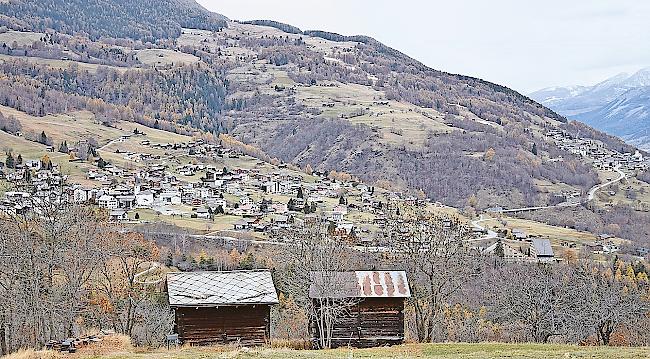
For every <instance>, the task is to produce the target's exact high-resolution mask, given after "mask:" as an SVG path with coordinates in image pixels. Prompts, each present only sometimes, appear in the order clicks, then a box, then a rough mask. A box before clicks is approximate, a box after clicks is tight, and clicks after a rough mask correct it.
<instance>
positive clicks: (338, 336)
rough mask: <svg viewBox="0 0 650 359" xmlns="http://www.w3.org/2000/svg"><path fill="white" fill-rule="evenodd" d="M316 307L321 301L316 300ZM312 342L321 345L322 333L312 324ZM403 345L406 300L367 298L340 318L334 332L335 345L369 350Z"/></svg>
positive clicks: (333, 343)
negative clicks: (319, 341) (319, 340)
mask: <svg viewBox="0 0 650 359" xmlns="http://www.w3.org/2000/svg"><path fill="white" fill-rule="evenodd" d="M314 304H315V305H317V304H318V302H317V301H314ZM310 325H311V333H313V334H314V336H315V337H314V338H313V339H312V340H313V341H314V343H318V338H319V337H320V333H319V332H318V326H317V324H316V323H315V322H314V321H312V322H311V323H310ZM403 342H404V299H403V298H366V299H364V300H363V301H362V302H360V303H359V304H358V305H356V306H355V307H354V308H352V309H351V310H350V313H349V315H347V316H345V317H343V318H340V319H339V320H338V321H337V323H336V325H335V327H334V330H333V334H332V346H333V347H335V348H336V347H345V346H348V345H350V346H352V347H356V348H370V347H377V346H384V345H396V344H401V343H403Z"/></svg>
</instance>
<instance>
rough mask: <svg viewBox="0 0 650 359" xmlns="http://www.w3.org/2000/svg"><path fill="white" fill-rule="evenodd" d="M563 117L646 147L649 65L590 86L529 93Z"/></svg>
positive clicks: (649, 122)
mask: <svg viewBox="0 0 650 359" xmlns="http://www.w3.org/2000/svg"><path fill="white" fill-rule="evenodd" d="M530 97H531V98H533V99H535V100H537V101H538V102H540V103H541V104H543V105H545V106H548V107H550V108H552V109H553V110H555V111H557V112H558V113H561V114H563V115H565V116H567V117H570V118H572V119H575V120H579V121H582V122H584V123H586V124H588V125H590V126H593V127H595V128H597V129H599V130H602V131H605V132H607V133H609V134H612V135H615V136H619V137H621V138H622V139H624V140H625V141H627V142H628V143H630V144H632V145H635V146H638V147H640V148H642V149H645V150H650V67H649V68H645V69H641V70H639V71H637V72H636V73H634V74H632V75H629V74H625V73H623V74H619V75H616V76H614V77H612V78H609V79H607V80H605V81H603V82H600V83H598V84H596V85H594V86H574V87H552V88H547V89H542V90H539V91H536V92H533V93H531V94H530Z"/></svg>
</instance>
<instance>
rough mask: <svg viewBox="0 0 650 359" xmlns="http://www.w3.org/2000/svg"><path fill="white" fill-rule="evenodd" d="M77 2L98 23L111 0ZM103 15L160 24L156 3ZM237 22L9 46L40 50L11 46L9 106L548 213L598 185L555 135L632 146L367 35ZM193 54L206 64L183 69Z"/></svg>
mask: <svg viewBox="0 0 650 359" xmlns="http://www.w3.org/2000/svg"><path fill="white" fill-rule="evenodd" d="M157 1H159V2H160V3H161V4H167V5H169V6H171V5H170V4H173V5H174V6H179V7H180V9H177V10H174V12H173V13H172V14H171V15H170V16H169V17H168V18H169V20H170V21H174V22H176V23H177V24H178V26H181V24H182V21H181V20H182V19H185V18H186V17H185V15H184V14H188V13H190V14H191V13H195V12H196V11H198V10H197V9H199V8H197V6H198V5H196V4H194V3H192V2H189V1H184V2H182V3H181V2H178V1H174V2H173V3H172V2H170V1H168V0H157ZM55 3H56V4H59V2H55ZM24 4H32V3H31V2H29V1H28V2H24ZM74 4H75V6H76V7H77V9H78V12H79V13H82V14H83V13H86V12H93V11H94V10H96V6H97V4H98V2H97V1H92V2H83V3H82V2H78V3H74ZM101 4H103V5H106V6H108V8H116V9H126V8H130V7H136V8H139V9H140V10H141V11H145V9H144V4H147V2H143V1H136V2H132V3H129V4H130V5H129V4H127V3H125V2H124V1H122V0H113V1H108V0H105V1H102V2H101ZM14 5H15V4H14V3H11V4H10V5H5V6H14ZM103 5H102V6H103ZM167 5H166V6H167ZM169 6H167V7H164V6H163V8H161V9H157V10H156V11H163V10H164V9H171V8H169ZM50 7H51V6H50ZM50 7H48V6H44V7H43V9H40V8H38V6H37V7H36V8H38V9H37V12H36V13H35V14H37V15H34V16H33V19H31V18H30V20H29V21H31V23H35V24H41V25H42V26H46V27H47V26H50V25H51V26H52V28H53V29H54V30H59V31H65V32H74V31H71V29H73V28H76V27H78V28H88V27H91V26H93V24H96V23H97V21H99V20H101V19H99V20H98V19H97V18H93V17H92V16H91V17H90V18H89V19H88V20H87V22H86V20H85V19H84V17H82V16H79V17H73V18H71V19H67V18H64V17H62V18H61V19H60V20H59V22H56V21H55V22H49V21H46V20H45V18H43V17H38V16H45V15H42V14H47V13H49V12H52V10H51V9H50ZM55 8H56V6H55ZM57 9H59V10H60V8H57ZM59 10H57V11H59ZM146 11H149V10H146ZM165 11H167V10H165ZM170 11H171V10H170ZM38 14H41V15H38ZM23 15H24V14H23ZM23 15H21V16H23ZM25 16H27V15H25ZM142 16H144V15H142ZM215 16H216V15H215ZM179 19H180V20H179ZM16 21H17V20H16ZM134 21H135V20H134ZM152 21H153V20H152ZM100 23H101V21H100ZM138 24H144V25H146V23H138ZM14 25H15V24H14ZM41 25H39V26H41ZM144 25H143V26H144ZM154 25H155V24H154ZM224 25H227V27H225V28H223V29H222V28H219V29H216V30H217V31H210V30H205V29H203V30H202V29H196V28H194V29H187V28H186V29H184V30H181V31H180V34H179V36H178V37H177V38H174V39H170V40H166V41H158V42H155V43H151V44H147V45H146V46H147V47H151V49H142V46H141V45H140V44H138V43H135V44H134V43H132V42H129V40H133V39H136V38H137V36H139V35H138V33H136V34H132V33H130V32H127V33H124V34H122V33H118V34H116V36H124V37H126V38H127V41H120V42H119V43H120V46H116V45H115V41H113V40H105V39H97V38H96V36H90V37H89V38H87V39H82V38H83V37H80V36H78V37H74V38H71V37H69V36H64V35H62V34H61V33H57V34H56V36H51V35H48V36H45V39H44V41H43V39H39V36H38V35H37V36H31V35H33V33H32V34H25V33H15V32H14V33H7V34H0V37H2V36H4V37H6V38H15V37H17V36H27V35H30V36H31V37H30V38H36V40H34V41H32V42H27V41H23V43H24V45H17V48H15V49H13V48H10V49H7V48H2V49H0V56H2V57H1V59H2V60H3V61H4V63H3V64H1V65H0V72H1V73H2V74H3V75H4V76H3V77H2V78H0V81H1V85H2V86H0V103H2V104H3V105H5V106H9V107H13V108H17V109H20V110H21V111H24V112H27V113H28V114H30V115H33V116H43V115H45V114H48V113H66V112H68V111H71V110H73V109H77V110H88V111H91V112H92V113H94V114H95V116H96V118H97V120H98V121H101V122H105V123H107V124H110V123H111V121H112V120H128V121H136V122H139V123H142V124H146V125H148V126H152V127H157V128H164V129H168V130H171V131H177V132H181V133H191V132H192V131H193V129H196V128H198V129H202V130H205V131H208V132H210V133H212V134H213V135H215V137H216V136H217V135H220V134H229V135H231V136H234V137H236V138H237V139H239V140H241V141H243V142H245V143H247V144H249V145H251V146H253V147H251V151H254V152H255V153H257V154H261V155H263V156H264V157H265V158H267V156H268V157H270V158H273V157H276V158H278V159H279V160H282V161H285V162H291V163H294V164H297V165H300V166H301V167H305V166H307V165H310V166H311V167H312V168H315V169H318V170H322V171H337V172H344V173H347V174H349V175H351V176H355V177H358V178H361V179H363V180H365V181H368V182H371V183H377V184H381V185H383V186H390V187H393V188H395V189H397V190H401V191H405V192H411V193H413V194H417V195H421V196H428V197H430V198H432V199H433V200H435V201H440V202H442V203H445V204H448V205H453V206H456V207H460V208H463V207H466V206H468V205H469V206H471V207H473V208H475V209H479V210H481V209H484V208H487V207H492V206H503V207H508V208H513V207H521V206H528V205H542V204H548V203H550V202H551V201H552V200H553V198H555V197H557V196H556V195H560V196H561V195H563V194H565V193H572V192H576V191H578V192H580V191H586V190H588V189H589V188H590V187H591V186H592V185H593V184H594V183H596V182H597V181H598V177H597V174H596V173H595V171H594V170H593V168H592V167H591V166H590V164H589V163H586V162H585V161H584V160H583V159H581V158H579V157H577V156H575V155H573V154H571V153H569V152H567V151H566V150H563V149H562V148H560V147H558V146H557V145H556V144H555V142H554V140H553V139H552V138H551V137H549V136H547V135H546V134H547V133H548V131H549V130H558V131H566V132H570V133H581V134H582V136H585V137H589V136H591V138H594V137H597V138H598V140H599V141H600V142H603V145H604V146H606V147H610V148H613V149H616V150H620V149H621V148H622V147H625V146H624V145H623V144H622V143H621V142H620V141H618V140H616V139H613V138H611V137H607V136H603V135H602V134H598V133H596V132H590V130H583V129H581V128H579V127H577V126H578V125H576V124H575V123H568V122H567V121H566V119H565V118H564V117H562V116H560V115H558V114H556V113H555V112H553V111H551V110H549V109H548V108H546V107H544V106H542V105H540V104H538V103H536V102H535V101H533V100H531V99H530V98H528V97H526V96H523V95H521V94H519V93H517V92H515V91H513V90H511V89H508V88H506V87H504V86H500V85H497V84H493V83H490V82H486V81H483V80H480V79H477V78H472V77H467V76H462V75H456V74H449V73H446V72H442V71H438V70H434V69H431V68H428V67H427V66H425V65H423V64H422V63H420V62H418V61H416V60H414V59H411V58H410V57H408V56H406V55H405V54H402V53H400V52H398V51H396V50H394V49H391V48H389V47H387V46H385V45H383V44H381V43H379V42H377V41H376V40H374V39H372V38H369V37H366V36H342V35H338V34H333V33H327V32H322V31H302V30H300V29H297V28H295V27H292V26H289V25H284V24H280V23H277V22H272V21H256V22H251V23H240V22H232V21H229V22H228V23H227V24H224ZM263 25H265V26H263ZM183 26H185V25H183ZM15 27H16V26H14V28H15ZM154 27H155V26H154ZM204 28H205V27H204ZM34 29H41V28H40V27H34ZM100 30H101V31H110V29H101V28H100ZM163 35H164V34H163ZM41 36H42V35H41ZM146 36H149V37H151V35H146ZM166 36H175V34H174V33H169V34H167V35H166ZM152 40H153V38H152ZM145 51H146V52H145ZM152 53H153V56H151V54H152ZM143 54H149V56H148V57H147V59H146V60H145V56H143ZM188 55H189V56H188ZM152 57H153V60H152V59H151V58H152ZM188 57H191V58H192V59H195V61H194V62H191V63H186V62H184V61H179V60H178V59H182V58H188ZM62 58H64V59H65V60H61V59H62ZM70 59H74V63H76V64H77V66H68V65H70V63H71V62H72V61H71V60H70ZM161 59H165V61H163V60H161ZM82 65H83V66H82ZM91 65H92V66H91ZM107 65H110V66H107ZM560 159H561V160H560Z"/></svg>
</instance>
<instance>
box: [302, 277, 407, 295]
mask: <svg viewBox="0 0 650 359" xmlns="http://www.w3.org/2000/svg"><path fill="white" fill-rule="evenodd" d="M310 276H311V285H310V286H309V297H310V298H410V297H411V290H410V288H409V284H408V280H407V279H406V272H404V271H355V272H312V273H310Z"/></svg>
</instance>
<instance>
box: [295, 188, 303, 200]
mask: <svg viewBox="0 0 650 359" xmlns="http://www.w3.org/2000/svg"><path fill="white" fill-rule="evenodd" d="M296 197H298V198H304V194H303V193H302V187H299V188H298V194H297V195H296Z"/></svg>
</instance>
